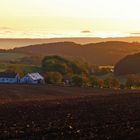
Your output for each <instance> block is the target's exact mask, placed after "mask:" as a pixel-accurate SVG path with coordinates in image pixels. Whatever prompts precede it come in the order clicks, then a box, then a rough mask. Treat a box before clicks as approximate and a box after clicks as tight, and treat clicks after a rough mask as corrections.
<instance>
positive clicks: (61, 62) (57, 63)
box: [42, 56, 86, 75]
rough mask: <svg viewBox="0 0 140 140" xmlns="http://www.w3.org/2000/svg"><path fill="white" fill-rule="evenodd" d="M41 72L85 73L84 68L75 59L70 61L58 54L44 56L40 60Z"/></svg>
mask: <svg viewBox="0 0 140 140" xmlns="http://www.w3.org/2000/svg"><path fill="white" fill-rule="evenodd" d="M42 70H43V72H51V71H53V72H59V73H61V74H62V75H66V74H69V73H71V74H82V73H86V72H85V69H84V68H83V67H82V65H80V64H79V63H77V62H76V61H70V60H67V59H65V58H63V57H60V56H46V57H45V58H44V59H43V60H42Z"/></svg>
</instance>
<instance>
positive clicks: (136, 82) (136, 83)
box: [126, 74, 140, 89]
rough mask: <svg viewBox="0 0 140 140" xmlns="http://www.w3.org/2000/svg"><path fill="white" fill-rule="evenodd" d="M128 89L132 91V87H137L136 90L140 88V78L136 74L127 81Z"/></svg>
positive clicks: (129, 76)
mask: <svg viewBox="0 0 140 140" xmlns="http://www.w3.org/2000/svg"><path fill="white" fill-rule="evenodd" d="M126 87H127V88H130V89H131V88H132V87H135V88H138V87H140V76H138V75H134V74H132V75H128V77H127V81H126Z"/></svg>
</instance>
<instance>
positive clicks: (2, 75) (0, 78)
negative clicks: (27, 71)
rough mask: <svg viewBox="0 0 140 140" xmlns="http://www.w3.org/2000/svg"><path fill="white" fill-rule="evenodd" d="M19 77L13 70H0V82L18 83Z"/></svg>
mask: <svg viewBox="0 0 140 140" xmlns="http://www.w3.org/2000/svg"><path fill="white" fill-rule="evenodd" d="M19 82H20V77H19V74H18V73H15V72H0V83H9V84H10V83H11V84H12V83H13V84H14V83H19Z"/></svg>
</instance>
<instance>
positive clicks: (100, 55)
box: [10, 41, 140, 65]
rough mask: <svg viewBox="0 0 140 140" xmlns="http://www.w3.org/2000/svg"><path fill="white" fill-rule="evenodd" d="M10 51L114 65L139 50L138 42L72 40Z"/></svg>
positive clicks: (139, 44)
mask: <svg viewBox="0 0 140 140" xmlns="http://www.w3.org/2000/svg"><path fill="white" fill-rule="evenodd" d="M10 52H16V53H25V54H29V55H31V56H32V55H33V56H46V55H61V56H65V57H71V58H77V59H78V60H84V61H85V62H88V63H91V64H97V65H114V64H115V63H117V62H118V61H119V60H120V59H122V58H123V57H125V56H127V55H129V54H133V53H137V52H140V43H136V42H133V43H128V42H122V41H108V42H100V43H89V44H83V45H82V44H78V43H74V42H56V43H46V44H37V45H30V46H26V47H21V48H15V49H13V50H10Z"/></svg>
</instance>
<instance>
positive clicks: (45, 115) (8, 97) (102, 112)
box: [0, 85, 140, 140]
mask: <svg viewBox="0 0 140 140" xmlns="http://www.w3.org/2000/svg"><path fill="white" fill-rule="evenodd" d="M139 93H140V91H138V90H133V91H129V90H111V89H92V88H76V87H75V88H74V87H59V86H45V85H44V86H31V85H0V139H2V140H3V139H4V140H8V139H10V140H12V139H13V140H28V139H29V140H32V139H33V140H94V139H95V140H101V139H102V140H108V139H113V140H119V139H123V140H124V139H128V140H136V139H140V135H139V134H140V94H139Z"/></svg>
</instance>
